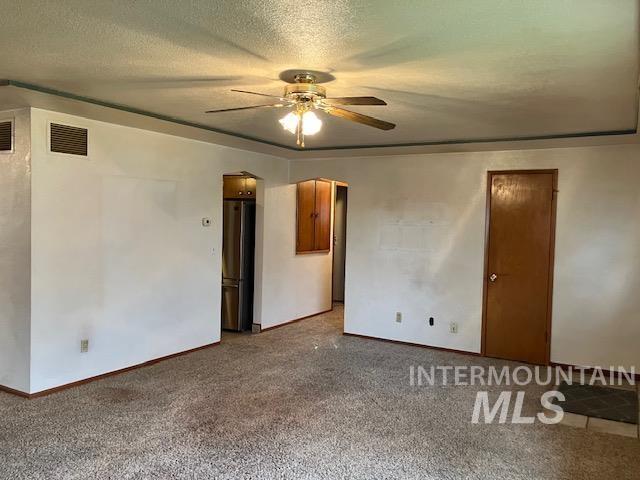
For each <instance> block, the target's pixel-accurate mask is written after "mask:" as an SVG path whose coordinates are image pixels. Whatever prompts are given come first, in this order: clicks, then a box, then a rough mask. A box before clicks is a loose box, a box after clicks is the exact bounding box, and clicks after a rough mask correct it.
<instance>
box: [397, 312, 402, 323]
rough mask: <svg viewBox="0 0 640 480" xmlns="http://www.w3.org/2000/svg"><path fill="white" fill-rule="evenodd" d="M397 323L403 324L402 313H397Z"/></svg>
mask: <svg viewBox="0 0 640 480" xmlns="http://www.w3.org/2000/svg"><path fill="white" fill-rule="evenodd" d="M396 322H397V323H402V312H396Z"/></svg>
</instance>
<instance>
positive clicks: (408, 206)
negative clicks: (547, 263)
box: [291, 145, 640, 368]
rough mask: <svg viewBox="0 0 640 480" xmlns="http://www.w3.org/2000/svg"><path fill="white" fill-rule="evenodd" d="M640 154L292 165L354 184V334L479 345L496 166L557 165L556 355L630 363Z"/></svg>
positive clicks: (521, 154) (639, 256)
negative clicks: (453, 327) (489, 182)
mask: <svg viewBox="0 0 640 480" xmlns="http://www.w3.org/2000/svg"><path fill="white" fill-rule="evenodd" d="M639 159H640V146H636V145H628V146H603V147H585V148H565V149H548V150H529V151H502V152H477V153H451V154H430V155H411V156H398V157H374V158H364V157H362V158H340V159H326V160H319V159H318V160H309V161H294V162H292V165H291V180H292V181H295V180H297V179H300V178H307V177H311V176H322V177H327V178H332V179H336V180H343V181H346V182H348V183H349V206H348V213H347V217H348V219H347V260H346V264H347V265H346V270H347V272H346V299H345V302H346V303H345V309H346V313H345V315H346V318H345V330H346V331H347V332H351V333H357V334H363V335H370V336H374V337H380V338H386V339H393V340H401V341H408V342H415V343H419V344H424V345H431V346H438V347H447V348H453V349H459V350H465V351H470V352H479V351H480V341H481V318H482V314H481V310H482V277H483V260H484V228H485V198H486V197H485V195H486V172H487V171H488V170H499V169H523V168H558V169H559V190H560V192H559V194H558V216H557V232H556V234H557V239H556V261H555V284H554V295H553V320H552V321H553V328H552V352H551V359H552V361H554V362H560V363H569V364H577V365H602V366H610V365H620V366H625V367H627V368H628V367H630V366H631V365H636V366H640V348H638V339H639V338H640V295H638V292H639V291H640V160H639ZM396 311H401V312H403V315H404V318H403V321H402V323H396V322H395V312H396ZM429 316H433V317H435V320H436V324H435V326H434V327H429V326H428V323H427V318H428V317H429ZM449 322H457V323H458V324H459V333H458V334H450V333H449V326H448V325H449Z"/></svg>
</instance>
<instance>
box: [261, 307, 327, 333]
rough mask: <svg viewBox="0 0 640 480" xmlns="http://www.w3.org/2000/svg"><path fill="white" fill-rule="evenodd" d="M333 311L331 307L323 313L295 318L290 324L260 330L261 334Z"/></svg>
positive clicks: (285, 323)
mask: <svg viewBox="0 0 640 480" xmlns="http://www.w3.org/2000/svg"><path fill="white" fill-rule="evenodd" d="M331 311H333V307H331V308H330V309H329V310H325V311H323V312H318V313H313V314H311V315H306V316H304V317H300V318H294V319H293V320H289V321H288V322H284V323H280V324H278V325H273V326H272V327H267V328H261V329H260V333H262V332H268V331H269V330H273V329H274V328H280V327H284V326H287V325H291V324H292V323H296V322H299V321H300V320H306V319H307V318H312V317H317V316H318V315H322V314H323V313H329V312H331Z"/></svg>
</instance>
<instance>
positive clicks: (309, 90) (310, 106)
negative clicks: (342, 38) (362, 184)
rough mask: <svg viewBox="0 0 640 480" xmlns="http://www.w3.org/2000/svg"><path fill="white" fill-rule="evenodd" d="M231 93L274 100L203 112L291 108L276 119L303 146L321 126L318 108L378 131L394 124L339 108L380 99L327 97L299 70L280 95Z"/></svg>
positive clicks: (383, 103) (321, 89) (376, 101)
mask: <svg viewBox="0 0 640 480" xmlns="http://www.w3.org/2000/svg"><path fill="white" fill-rule="evenodd" d="M231 91H232V92H240V93H249V94H251V95H260V96H261V97H270V98H276V99H278V101H277V102H275V103H270V104H267V105H253V106H251V107H238V108H224V109H222V110H208V111H207V112H206V113H219V112H232V111H238V110H251V109H254V108H282V107H292V108H293V111H291V112H289V113H288V114H287V115H285V116H284V117H283V118H281V119H280V124H281V125H282V127H283V128H284V129H285V130H287V131H289V132H291V133H293V134H295V135H296V143H297V145H298V146H299V147H301V148H304V137H305V135H314V134H316V133H318V132H319V131H320V129H321V128H322V121H321V120H320V119H319V118H318V116H317V115H316V114H315V113H314V112H313V110H321V111H323V112H326V113H328V114H329V115H333V116H334V117H340V118H344V119H346V120H351V121H352V122H357V123H361V124H363V125H368V126H370V127H374V128H379V129H380V130H391V129H393V128H395V124H393V123H389V122H385V121H384V120H379V119H377V118H373V117H370V116H368V115H363V114H361V113H357V112H353V111H351V110H347V109H345V108H342V105H386V104H387V103H386V102H385V101H384V100H380V99H379V98H376V97H334V98H331V97H329V98H327V92H326V89H325V88H324V87H323V86H321V85H318V84H317V83H316V77H315V75H313V74H310V73H299V74H297V75H295V76H294V83H292V84H289V85H287V86H285V87H284V95H283V96H282V97H279V96H277V95H268V94H266V93H257V92H249V91H246V90H235V89H232V90H231Z"/></svg>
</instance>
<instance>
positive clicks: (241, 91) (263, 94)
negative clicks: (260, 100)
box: [231, 88, 286, 100]
mask: <svg viewBox="0 0 640 480" xmlns="http://www.w3.org/2000/svg"><path fill="white" fill-rule="evenodd" d="M231 91H232V92H239V93H248V94H250V95H260V96H261V97H270V98H279V99H280V100H286V99H285V98H282V97H279V96H278V95H268V94H266V93H258V92H249V91H248V90H236V89H235V88H232V89H231Z"/></svg>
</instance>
